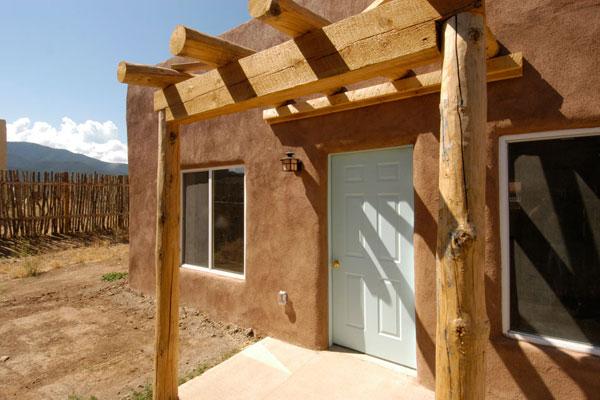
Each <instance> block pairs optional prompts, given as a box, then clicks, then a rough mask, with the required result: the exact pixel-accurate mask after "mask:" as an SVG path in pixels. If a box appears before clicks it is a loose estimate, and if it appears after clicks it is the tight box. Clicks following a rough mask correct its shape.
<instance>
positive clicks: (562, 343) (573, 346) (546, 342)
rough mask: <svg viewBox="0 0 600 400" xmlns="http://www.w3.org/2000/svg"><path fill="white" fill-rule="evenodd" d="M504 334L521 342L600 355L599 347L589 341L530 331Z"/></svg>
mask: <svg viewBox="0 0 600 400" xmlns="http://www.w3.org/2000/svg"><path fill="white" fill-rule="evenodd" d="M504 335H505V336H506V337H509V338H511V339H515V340H518V341H522V342H528V343H533V344H538V345H541V346H548V347H554V348H556V349H559V350H569V351H574V352H577V353H583V354H591V355H594V356H600V347H598V346H594V345H591V344H589V343H581V342H573V341H570V340H565V339H556V338H552V337H547V336H539V335H532V334H530V333H521V332H515V331H508V332H505V333H504Z"/></svg>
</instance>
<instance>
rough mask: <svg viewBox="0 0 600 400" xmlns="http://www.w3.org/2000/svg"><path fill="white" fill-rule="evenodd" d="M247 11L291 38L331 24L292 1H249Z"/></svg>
mask: <svg viewBox="0 0 600 400" xmlns="http://www.w3.org/2000/svg"><path fill="white" fill-rule="evenodd" d="M248 11H249V12H250V15H251V16H252V17H253V18H255V19H258V20H260V21H262V22H264V23H265V24H268V25H270V26H272V27H273V28H275V29H277V30H278V31H280V32H282V33H284V34H286V35H288V36H290V37H293V38H294V37H298V36H302V35H304V34H305V33H307V32H310V31H314V30H317V29H321V28H323V27H325V26H327V25H330V24H331V22H330V21H329V20H327V19H325V18H323V17H321V16H320V15H318V14H315V13H314V12H312V11H311V10H309V9H308V8H306V7H302V6H301V5H299V4H297V3H296V2H295V1H293V0H249V1H248Z"/></svg>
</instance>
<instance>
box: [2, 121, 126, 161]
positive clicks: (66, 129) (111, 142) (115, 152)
mask: <svg viewBox="0 0 600 400" xmlns="http://www.w3.org/2000/svg"><path fill="white" fill-rule="evenodd" d="M6 128H7V129H6V130H7V136H8V141H9V142H31V143H37V144H41V145H43V146H48V147H52V148H55V149H65V150H69V151H72V152H73V153H79V154H84V155H86V156H89V157H93V158H97V159H99V160H102V161H107V162H115V163H126V162H127V145H126V144H125V143H123V142H121V141H120V140H119V135H118V128H117V126H116V125H115V123H114V122H112V121H106V122H98V121H89V120H88V121H85V122H84V123H82V124H78V123H76V122H75V121H73V120H72V119H71V118H68V117H63V119H62V121H61V124H60V127H59V128H55V127H53V126H52V125H50V124H48V123H47V122H34V123H32V122H31V120H30V119H29V118H19V119H17V120H16V121H15V122H13V123H12V124H7V126H6Z"/></svg>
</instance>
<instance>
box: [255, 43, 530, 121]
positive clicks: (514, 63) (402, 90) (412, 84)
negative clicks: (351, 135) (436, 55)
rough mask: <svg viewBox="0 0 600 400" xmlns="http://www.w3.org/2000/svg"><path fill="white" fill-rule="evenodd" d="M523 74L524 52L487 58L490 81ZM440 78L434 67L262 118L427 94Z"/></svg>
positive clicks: (309, 113) (286, 118) (279, 118)
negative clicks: (431, 70)
mask: <svg viewBox="0 0 600 400" xmlns="http://www.w3.org/2000/svg"><path fill="white" fill-rule="evenodd" d="M521 76H523V55H522V54H521V53H516V54H510V55H507V56H502V57H497V58H492V59H490V60H488V61H487V81H488V82H496V81H499V80H506V79H513V78H518V77H521ZM441 82H442V71H441V70H440V71H433V72H429V73H426V74H420V75H416V76H413V77H410V78H404V79H400V80H396V81H393V82H386V83H382V84H379V85H374V86H369V87H366V88H361V89H356V90H350V91H347V92H345V93H340V94H337V95H334V96H329V97H319V98H316V99H311V100H306V101H297V102H294V103H290V104H285V105H282V106H280V107H277V108H268V109H266V110H264V111H263V118H264V119H265V121H267V122H268V123H269V124H278V123H282V122H288V121H294V120H298V119H303V118H310V117H316V116H319V115H325V114H331V113H335V112H341V111H347V110H353V109H356V108H363V107H368V106H371V105H374V104H380V103H387V102H391V101H398V100H402V99H408V98H411V97H417V96H424V95H427V94H431V93H436V92H439V91H440V86H441Z"/></svg>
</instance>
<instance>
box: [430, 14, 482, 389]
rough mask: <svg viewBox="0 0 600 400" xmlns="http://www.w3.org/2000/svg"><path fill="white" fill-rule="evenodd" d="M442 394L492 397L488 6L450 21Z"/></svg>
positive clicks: (441, 240)
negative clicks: (488, 360)
mask: <svg viewBox="0 0 600 400" xmlns="http://www.w3.org/2000/svg"><path fill="white" fill-rule="evenodd" d="M443 48H444V49H443V53H444V59H443V71H442V88H441V104H440V113H441V128H440V161H439V196H440V200H439V201H440V205H439V218H438V239H437V310H438V311H437V334H436V399H438V400H450V399H452V400H481V399H483V398H484V397H485V373H484V372H485V371H484V368H485V364H484V354H485V346H486V344H487V340H488V336H489V322H488V320H487V316H486V311H485V293H484V250H485V237H484V236H485V226H484V222H485V221H484V218H485V173H486V121H487V87H486V63H485V59H486V40H485V21H484V17H483V10H476V11H475V12H465V13H461V14H458V15H456V16H453V17H452V18H450V19H449V20H448V21H447V22H446V23H445V24H444V27H443Z"/></svg>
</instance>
